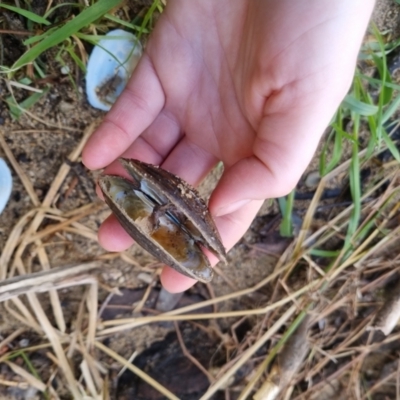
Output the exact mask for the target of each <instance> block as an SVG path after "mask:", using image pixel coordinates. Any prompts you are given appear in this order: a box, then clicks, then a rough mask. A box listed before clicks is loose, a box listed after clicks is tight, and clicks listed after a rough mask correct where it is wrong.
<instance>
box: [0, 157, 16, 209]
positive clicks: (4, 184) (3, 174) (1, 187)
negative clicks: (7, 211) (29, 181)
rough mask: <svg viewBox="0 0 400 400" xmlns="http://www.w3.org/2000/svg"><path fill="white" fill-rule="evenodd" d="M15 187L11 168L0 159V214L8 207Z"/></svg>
mask: <svg viewBox="0 0 400 400" xmlns="http://www.w3.org/2000/svg"><path fill="white" fill-rule="evenodd" d="M12 186H13V181H12V176H11V171H10V168H8V166H7V164H6V162H5V161H4V160H3V159H2V158H0V214H1V213H2V212H3V210H4V208H5V207H6V205H7V203H8V200H9V198H10V195H11V191H12Z"/></svg>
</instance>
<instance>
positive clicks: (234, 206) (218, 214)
mask: <svg viewBox="0 0 400 400" xmlns="http://www.w3.org/2000/svg"><path fill="white" fill-rule="evenodd" d="M250 201H251V200H248V199H245V200H240V201H237V202H236V203H232V204H228V205H227V206H224V207H221V208H219V209H218V210H217V212H216V213H215V216H216V217H222V216H223V215H227V214H231V213H233V212H235V211H236V210H239V208H241V207H243V206H245V205H246V204H248V203H250Z"/></svg>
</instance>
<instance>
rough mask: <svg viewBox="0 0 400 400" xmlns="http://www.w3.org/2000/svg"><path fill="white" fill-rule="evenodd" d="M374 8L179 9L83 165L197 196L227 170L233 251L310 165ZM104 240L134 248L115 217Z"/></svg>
mask: <svg viewBox="0 0 400 400" xmlns="http://www.w3.org/2000/svg"><path fill="white" fill-rule="evenodd" d="M373 4H374V2H373V1H372V0H352V1H348V0H336V1H330V0H301V1H296V2H293V1H291V0H281V1H275V0H242V1H234V2H232V1H230V0H219V1H215V0H191V1H187V0H169V1H168V5H167V7H166V9H165V11H164V13H163V15H162V16H161V18H160V20H159V21H158V23H157V26H156V28H155V29H154V31H153V33H152V36H151V38H150V40H149V42H148V45H147V48H146V50H145V53H144V55H143V57H142V59H141V61H140V63H139V65H138V67H137V69H136V70H135V72H134V75H133V76H132V78H131V80H130V82H129V83H128V85H127V88H126V89H125V91H124V92H123V94H122V95H121V96H120V98H119V99H118V101H117V103H116V104H115V105H114V107H113V108H112V110H111V111H110V112H109V113H108V114H107V116H106V117H105V119H104V122H103V123H102V125H101V126H100V127H99V129H98V130H97V131H96V132H95V133H94V134H93V136H92V137H91V139H90V140H89V142H88V144H87V145H86V148H85V149H84V152H83V162H84V163H85V165H86V166H87V167H88V168H91V169H97V168H103V167H107V168H106V172H107V173H119V174H122V171H121V168H120V167H119V166H118V163H116V162H115V160H116V158H117V157H119V156H120V155H123V156H124V157H128V158H136V159H140V160H143V161H146V162H149V163H152V164H160V165H161V166H162V167H163V168H165V169H167V170H169V171H171V172H173V173H175V174H177V175H179V176H181V177H182V178H183V179H185V180H186V181H188V182H190V183H191V184H193V185H197V184H198V183H199V182H200V181H201V180H202V179H203V177H204V176H205V175H206V174H207V173H208V172H209V171H210V170H211V168H212V167H213V166H214V165H215V164H216V163H217V162H218V161H219V160H222V161H223V163H224V167H225V170H224V174H223V176H222V178H221V180H220V182H219V184H218V186H217V187H216V189H215V191H214V192H213V194H212V196H211V199H210V202H209V207H210V210H211V213H212V214H213V215H214V217H215V221H216V224H217V227H218V229H219V231H220V234H221V236H222V239H223V242H224V244H225V246H226V247H227V248H228V249H229V248H230V247H232V246H233V245H234V244H235V243H236V242H237V241H238V240H239V239H240V238H241V236H242V235H243V234H244V233H245V231H246V230H247V228H248V226H249V225H250V223H251V221H252V220H253V218H254V217H255V215H256V213H257V211H258V210H259V208H260V206H261V204H262V202H263V200H265V199H267V198H272V197H279V196H283V195H285V194H287V193H288V192H290V191H291V190H292V189H293V188H294V186H295V185H296V183H297V181H298V180H299V178H300V176H301V174H302V172H303V171H304V170H305V168H306V166H307V164H308V163H309V161H310V160H311V158H312V155H313V153H314V151H315V149H316V147H317V145H318V141H319V139H320V137H321V135H322V133H323V131H324V129H325V128H326V126H327V125H328V123H329V121H330V119H331V117H332V116H333V114H334V112H335V110H336V108H337V107H338V105H339V103H340V101H341V100H342V98H343V97H344V95H345V94H346V91H347V90H348V88H349V85H350V83H351V80H352V76H353V73H354V68H355V62H356V57H357V53H358V49H359V46H360V44H361V40H362V37H363V34H364V32H365V29H366V26H367V23H368V19H369V16H370V14H371V11H372V8H373ZM99 241H100V243H101V245H102V246H103V247H104V248H106V249H108V250H112V251H121V250H124V249H126V248H127V247H129V246H130V245H131V244H132V239H131V238H130V237H129V236H128V235H127V234H126V233H125V231H124V230H123V229H122V228H121V227H120V225H119V224H118V223H117V222H116V220H115V218H114V217H113V216H111V217H109V218H108V219H107V220H106V221H105V222H104V223H103V225H102V227H101V228H100V231H99ZM212 262H215V260H212ZM161 280H162V283H163V285H164V287H165V288H166V289H167V290H169V291H171V292H178V291H182V290H185V289H187V288H188V287H190V286H191V285H192V284H193V283H194V281H193V280H191V279H190V278H187V277H185V276H182V275H180V274H178V273H177V272H176V271H174V270H172V269H170V268H168V267H167V268H166V269H164V271H163V273H162V276H161Z"/></svg>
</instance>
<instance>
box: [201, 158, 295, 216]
mask: <svg viewBox="0 0 400 400" xmlns="http://www.w3.org/2000/svg"><path fill="white" fill-rule="evenodd" d="M278 170H279V168H278ZM301 172H302V171H299V169H298V168H295V169H292V168H287V169H286V170H285V169H281V170H280V173H279V174H278V173H277V172H276V173H275V171H274V170H272V169H271V168H270V167H269V166H267V165H265V164H264V163H263V162H262V161H261V160H260V159H258V158H257V157H256V156H253V157H248V158H245V159H242V160H240V161H239V162H237V163H236V164H234V165H233V166H232V167H230V168H228V169H226V170H225V171H224V174H223V175H222V177H221V179H220V181H219V183H218V185H217V187H216V188H215V190H214V192H213V194H212V196H211V198H210V202H209V207H210V210H211V213H212V214H213V215H215V216H217V217H218V216H222V215H226V214H231V213H233V212H234V211H236V210H238V209H240V208H242V207H243V206H245V205H246V204H248V203H250V202H251V201H253V200H265V199H268V198H275V197H281V196H284V195H286V194H288V193H289V192H290V191H291V190H292V189H293V188H294V187H295V186H296V183H297V181H298V180H299V179H300V176H301Z"/></svg>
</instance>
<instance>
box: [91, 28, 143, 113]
mask: <svg viewBox="0 0 400 400" xmlns="http://www.w3.org/2000/svg"><path fill="white" fill-rule="evenodd" d="M141 55H142V45H141V44H140V42H139V40H138V39H137V38H136V36H135V35H133V34H132V33H130V32H126V31H124V30H122V29H116V30H113V31H110V32H108V33H107V35H105V37H104V38H103V39H101V40H100V41H99V42H98V43H97V45H96V46H95V47H94V48H93V51H92V53H91V54H90V57H89V62H88V65H87V72H86V94H87V97H88V101H89V103H90V105H91V106H92V107H95V108H99V109H100V110H104V111H108V110H109V109H110V108H111V106H112V105H113V104H114V102H115V100H116V99H117V98H118V96H119V95H120V94H121V92H122V90H123V89H124V88H125V86H126V84H127V82H128V79H129V77H130V76H131V74H132V72H133V70H134V69H135V67H136V65H137V63H138V62H139V59H140V57H141Z"/></svg>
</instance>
